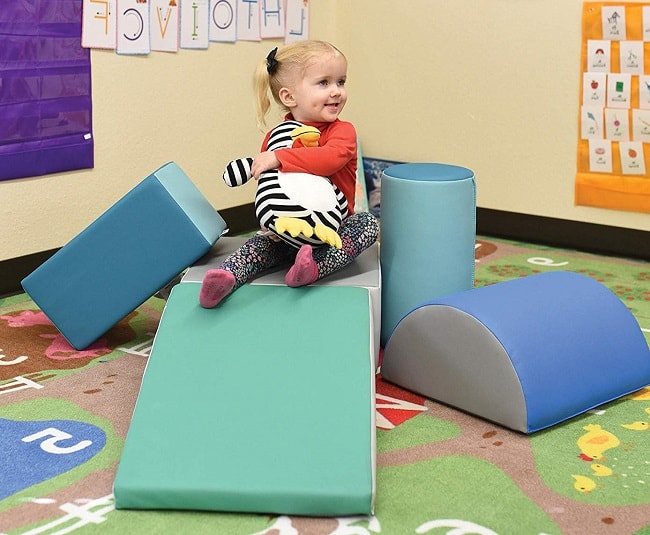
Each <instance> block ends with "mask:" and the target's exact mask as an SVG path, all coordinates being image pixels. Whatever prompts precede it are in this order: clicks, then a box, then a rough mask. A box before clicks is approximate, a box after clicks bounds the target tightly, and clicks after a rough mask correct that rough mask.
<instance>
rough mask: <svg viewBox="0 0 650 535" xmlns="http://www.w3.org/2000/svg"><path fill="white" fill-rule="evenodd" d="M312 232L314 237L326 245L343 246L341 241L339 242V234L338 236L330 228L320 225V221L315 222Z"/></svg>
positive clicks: (338, 247) (339, 247)
mask: <svg viewBox="0 0 650 535" xmlns="http://www.w3.org/2000/svg"><path fill="white" fill-rule="evenodd" d="M314 234H316V237H317V238H318V239H319V240H320V241H322V242H323V243H326V244H327V245H331V246H332V247H336V248H337V249H341V248H343V243H341V236H339V235H338V234H337V233H336V232H334V231H333V230H332V229H331V228H329V227H326V226H325V225H322V224H320V223H319V224H317V225H316V226H315V227H314Z"/></svg>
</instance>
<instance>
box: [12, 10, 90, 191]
mask: <svg viewBox="0 0 650 535" xmlns="http://www.w3.org/2000/svg"><path fill="white" fill-rule="evenodd" d="M81 6H82V0H39V1H37V2H24V1H22V0H2V2H1V3H0V180H6V179H11V178H21V177H31V176H39V175H45V174H50V173H58V172H62V171H70V170H72V169H86V168H90V167H93V138H92V124H91V123H92V109H91V108H92V102H91V96H92V95H91V85H90V51H89V50H87V49H84V48H82V47H81Z"/></svg>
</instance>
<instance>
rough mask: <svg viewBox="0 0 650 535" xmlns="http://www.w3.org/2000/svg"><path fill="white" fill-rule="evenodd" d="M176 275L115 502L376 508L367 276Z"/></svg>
mask: <svg viewBox="0 0 650 535" xmlns="http://www.w3.org/2000/svg"><path fill="white" fill-rule="evenodd" d="M199 288H200V284H197V283H182V284H179V285H177V286H176V287H174V289H173V291H172V293H171V296H170V298H169V300H168V302H167V305H166V307H165V310H164V312H163V316H162V318H161V322H160V326H159V328H158V332H157V334H156V337H155V340H154V345H153V348H152V351H151V354H150V357H149V362H148V364H147V368H146V371H145V374H144V377H143V381H142V388H141V390H140V394H139V396H138V400H137V403H136V407H135V411H134V414H133V419H132V422H131V427H130V429H129V432H128V435H127V439H126V442H125V446H124V451H123V454H122V459H121V462H120V465H119V468H118V471H117V475H116V478H115V482H114V495H115V503H116V507H117V508H118V509H194V510H214V511H232V512H258V513H278V514H296V515H316V516H343V515H350V514H370V513H372V510H373V502H374V493H375V419H374V416H375V413H374V410H375V409H374V400H375V396H374V356H373V354H372V350H371V348H372V343H371V337H372V325H371V323H372V319H371V308H370V299H369V294H368V291H367V290H366V289H365V288H357V287H327V286H309V287H305V288H299V289H295V288H288V287H284V286H265V285H245V286H243V287H241V288H239V289H238V290H237V291H236V292H234V293H233V294H232V295H231V296H230V297H229V298H228V299H226V300H225V301H223V302H222V303H221V304H220V305H219V306H218V307H216V308H214V309H210V310H207V309H203V308H201V307H200V305H199V304H198V292H199Z"/></svg>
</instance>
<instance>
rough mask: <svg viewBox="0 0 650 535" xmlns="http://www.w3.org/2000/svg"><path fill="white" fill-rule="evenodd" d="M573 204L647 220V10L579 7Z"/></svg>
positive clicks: (634, 5) (624, 5) (642, 6)
mask: <svg viewBox="0 0 650 535" xmlns="http://www.w3.org/2000/svg"><path fill="white" fill-rule="evenodd" d="M581 69H582V80H581V91H580V120H579V139H578V162H577V173H576V183H575V203H576V204H577V205H582V206H595V207H599V208H610V209H614V210H626V211H632V212H646V213H650V3H640V2H585V3H584V4H583V12H582V55H581Z"/></svg>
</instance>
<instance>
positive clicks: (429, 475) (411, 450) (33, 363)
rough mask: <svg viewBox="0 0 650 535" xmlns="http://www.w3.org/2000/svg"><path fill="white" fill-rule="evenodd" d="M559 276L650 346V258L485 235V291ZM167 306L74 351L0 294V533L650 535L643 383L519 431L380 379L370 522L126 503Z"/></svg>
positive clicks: (26, 302)
mask: <svg viewBox="0 0 650 535" xmlns="http://www.w3.org/2000/svg"><path fill="white" fill-rule="evenodd" d="M556 270H566V271H575V272H578V273H582V274H585V275H588V276H589V277H592V278H593V279H595V280H597V281H599V282H601V283H602V284H604V285H605V286H607V287H608V288H609V289H610V290H612V292H614V293H615V294H616V295H617V296H618V297H619V298H620V299H621V300H622V301H623V302H624V303H625V304H626V306H627V307H628V309H629V310H630V311H631V312H632V314H633V315H634V317H635V318H636V320H637V321H638V322H639V325H640V328H641V330H642V331H643V334H644V336H645V338H646V340H647V341H649V342H650V264H649V263H647V262H640V261H634V260H625V259H620V258H610V257H604V256H597V255H592V254H586V253H581V252H576V251H571V250H564V249H555V248H551V247H544V246H537V245H531V244H525V243H518V242H512V241H507V240H500V239H493V238H488V237H479V238H478V239H477V242H476V277H475V284H476V286H477V287H478V286H484V285H488V284H496V283H499V282H502V281H506V280H509V279H513V278H517V277H525V276H529V275H532V274H535V273H542V272H549V271H556ZM107 298H110V296H108V295H107ZM164 303H165V302H164V301H163V300H162V299H159V298H156V297H152V298H150V299H149V300H147V301H146V302H145V303H144V304H142V305H141V306H139V307H138V308H137V309H136V310H135V311H133V312H132V313H131V314H129V315H128V316H127V317H126V318H124V319H123V320H122V321H120V322H119V324H117V325H116V326H115V327H113V328H112V329H111V330H110V331H108V332H107V333H106V334H105V335H104V336H102V337H101V338H100V339H99V340H97V341H96V342H95V343H93V344H92V345H91V346H90V347H87V348H86V349H84V350H81V351H79V350H75V349H73V348H72V347H71V346H70V345H69V344H68V343H67V342H66V341H65V339H64V338H63V337H62V336H61V335H60V334H59V333H58V331H57V330H56V328H55V327H54V326H53V325H52V324H51V323H50V322H49V320H48V319H47V318H46V317H45V316H44V315H43V314H42V313H41V312H40V311H39V310H38V308H37V307H36V305H35V304H34V303H33V302H32V301H31V300H30V299H29V297H28V296H27V295H26V294H18V295H14V296H11V297H7V298H4V299H0V453H1V456H0V534H7V535H14V534H16V535H17V534H33V535H36V534H45V535H55V534H67V533H76V534H95V533H101V534H110V533H115V534H119V535H123V534H125V533H128V534H140V533H143V534H144V533H146V534H158V533H160V534H164V533H183V534H185V533H188V534H194V533H195V534H203V533H206V534H207V533H210V534H227V535H302V534H308V535H357V534H359V535H374V534H380V533H381V534H384V535H401V534H412V533H427V534H454V535H459V534H470V533H472V534H481V535H490V534H517V535H521V534H531V535H540V534H548V535H554V534H582V533H584V534H600V533H611V534H616V535H622V534H634V535H650V388H649V387H646V388H643V389H641V390H639V391H637V392H635V393H633V394H631V395H628V396H625V397H623V398H621V399H618V400H616V401H613V402H611V403H608V404H606V405H603V406H601V407H598V408H597V409H595V410H591V411H589V412H587V413H585V414H582V415H580V416H577V417H575V418H572V419H570V420H568V421H565V422H563V423H561V424H558V425H556V426H553V427H551V428H550V429H546V430H544V431H540V432H538V433H534V434H532V435H524V434H521V433H518V432H514V431H510V430H508V429H506V428H503V427H501V426H499V425H497V424H494V423H491V422H488V421H485V420H482V419H480V418H477V417H474V416H472V415H470V414H466V413H463V412H461V411H458V410H456V409H453V408H451V407H448V406H445V405H443V404H440V403H437V402H435V401H433V400H429V399H425V398H423V397H421V396H419V395H416V394H413V393H410V392H407V391H405V390H404V389H402V388H399V387H397V386H394V385H391V384H389V383H387V382H386V381H384V380H382V378H381V375H380V374H378V375H377V377H376V422H377V489H376V504H375V512H374V515H372V516H359V517H341V518H310V517H302V516H283V515H272V514H233V513H210V512H193V511H182V512H181V511H132V510H116V509H115V507H114V500H113V496H112V485H113V479H114V476H115V472H116V468H117V466H118V463H119V461H120V454H121V451H122V448H123V445H124V441H125V438H126V435H127V431H128V428H129V423H130V420H131V415H132V413H133V408H134V405H135V402H136V399H137V396H138V392H139V389H140V384H141V379H142V374H143V372H144V369H145V366H146V364H147V358H148V355H149V351H150V349H151V345H152V341H153V337H154V334H155V332H156V328H157V326H158V322H159V320H160V316H161V312H162V309H163V307H164ZM250 328H251V331H252V330H253V329H254V325H251V327H250ZM323 343H327V342H326V341H324V342H323ZM335 350H336V348H335V345H333V346H332V351H335ZM181 357H182V356H179V366H182V358H181ZM585 365H586V366H588V365H589V364H588V363H586V364H585ZM558 373H561V370H558ZM602 373H603V374H607V373H608V370H607V369H606V368H604V369H603V370H602ZM168 387H169V389H170V391H172V390H173V389H174V388H175V385H174V384H169V386H168ZM278 388H282V385H278ZM337 395H338V394H337V389H336V385H332V391H331V396H337ZM296 402H300V400H296ZM188 417H191V415H189V414H188ZM205 425H206V426H209V425H210V422H205ZM313 425H314V426H318V425H319V422H318V421H314V422H313ZM599 432H601V433H602V436H601V437H599V436H598V434H599ZM612 436H614V439H613V440H611V437H612ZM605 437H609V438H610V440H606V439H605ZM172 438H173V437H170V440H171V439H172ZM263 438H264V437H260V441H259V447H260V448H264V440H263ZM599 438H602V440H599ZM30 444H31V445H33V444H39V445H40V448H33V447H32V448H25V447H23V446H25V445H30ZM27 451H29V454H27V453H26V452H27ZM594 457H598V461H593V460H592V461H589V460H585V459H593V458H594Z"/></svg>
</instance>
